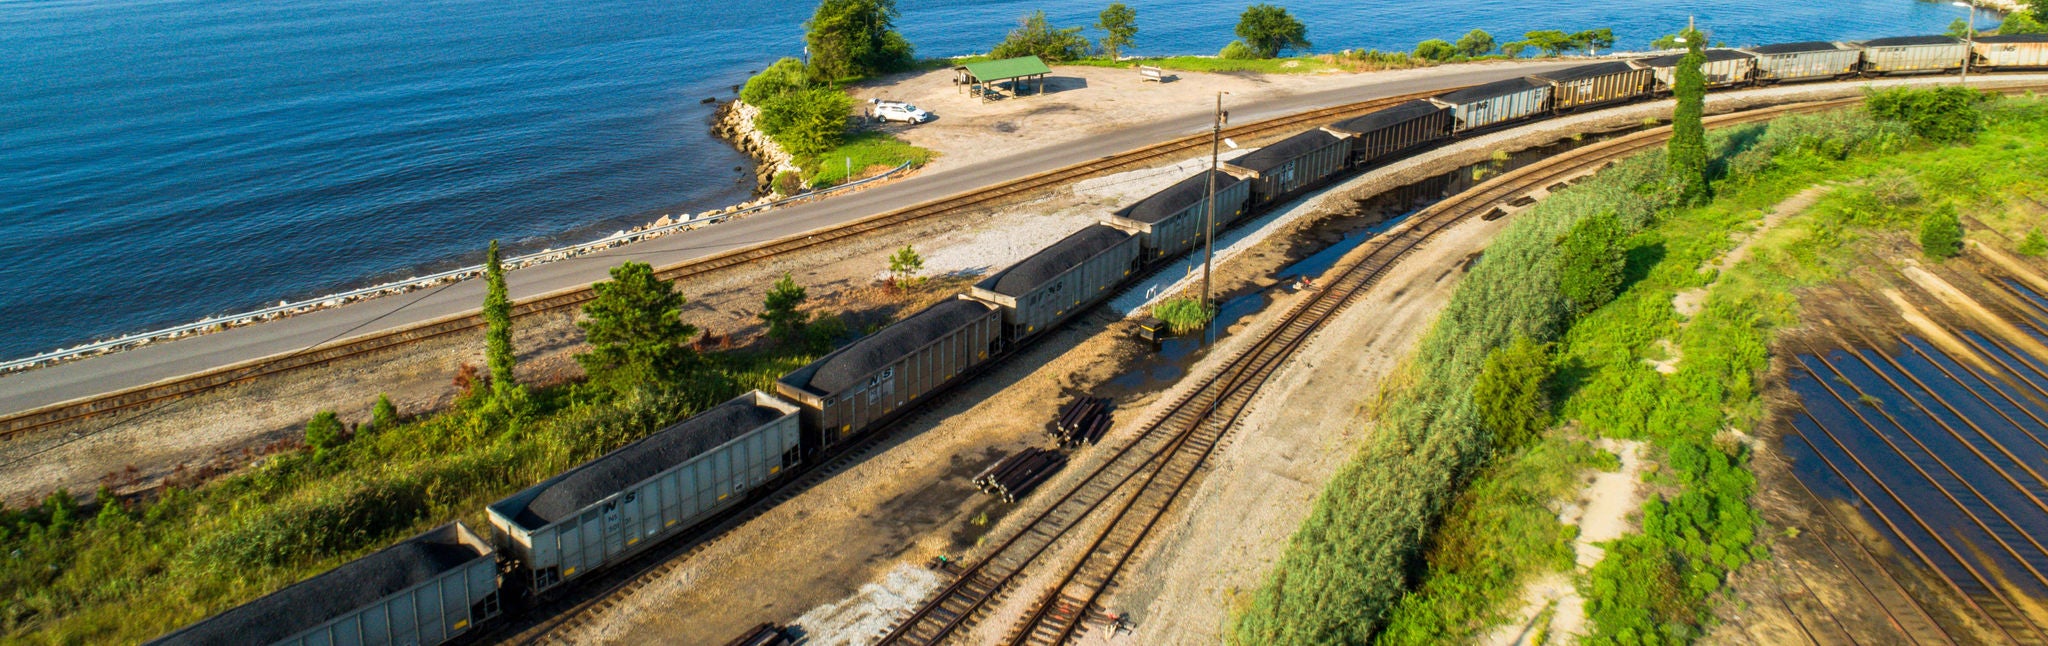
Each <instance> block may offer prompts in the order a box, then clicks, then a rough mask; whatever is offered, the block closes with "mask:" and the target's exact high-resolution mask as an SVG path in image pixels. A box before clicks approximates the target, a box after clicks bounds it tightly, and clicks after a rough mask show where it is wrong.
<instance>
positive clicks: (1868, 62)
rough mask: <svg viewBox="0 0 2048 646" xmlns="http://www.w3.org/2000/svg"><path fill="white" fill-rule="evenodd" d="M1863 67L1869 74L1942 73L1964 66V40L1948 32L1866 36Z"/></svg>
mask: <svg viewBox="0 0 2048 646" xmlns="http://www.w3.org/2000/svg"><path fill="white" fill-rule="evenodd" d="M1858 45H1860V46H1862V47H1863V71H1864V72H1865V73H1869V74H1915V73H1921V74H1938V73H1942V72H1948V71H1952V70H1960V69H1962V68H1963V60H1964V58H1965V57H1966V56H1965V55H1966V54H1967V53H1968V52H1967V51H1966V48H1965V47H1964V45H1963V41H1961V40H1958V39H1955V38H1950V37H1948V36H1900V37H1898V38H1879V39H1877V40H1866V41H1863V42H1861V43H1858Z"/></svg>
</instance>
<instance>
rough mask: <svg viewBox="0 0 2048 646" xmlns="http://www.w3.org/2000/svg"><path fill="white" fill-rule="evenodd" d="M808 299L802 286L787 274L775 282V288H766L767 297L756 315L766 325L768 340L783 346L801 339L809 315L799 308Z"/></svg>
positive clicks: (808, 320)
mask: <svg viewBox="0 0 2048 646" xmlns="http://www.w3.org/2000/svg"><path fill="white" fill-rule="evenodd" d="M808 298H809V296H808V295H807V294H805V293H804V288H803V286H801V285H798V284H796V279H795V278H791V277H790V275H789V274H786V273H785V274H783V275H782V280H778V281H775V286H774V287H770V288H768V296H767V297H766V298H763V299H762V301H761V313H760V314H758V315H757V316H759V317H760V318H761V321H762V322H763V323H767V324H768V338H771V339H774V340H775V341H776V342H777V343H785V344H786V343H793V342H796V341H798V340H801V339H803V334H804V324H806V323H809V322H810V320H811V313H810V312H805V311H803V310H802V309H799V308H801V307H803V304H804V301H805V300H806V299H808Z"/></svg>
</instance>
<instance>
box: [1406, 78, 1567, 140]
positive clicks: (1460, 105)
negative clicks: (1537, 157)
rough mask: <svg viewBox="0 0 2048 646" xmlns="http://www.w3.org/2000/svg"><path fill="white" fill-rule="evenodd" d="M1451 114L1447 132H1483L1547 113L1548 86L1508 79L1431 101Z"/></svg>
mask: <svg viewBox="0 0 2048 646" xmlns="http://www.w3.org/2000/svg"><path fill="white" fill-rule="evenodd" d="M1433 100H1434V101H1436V102H1437V104H1438V105H1442V106H1444V107H1446V108H1449V109H1450V111H1451V132H1452V133H1456V134H1463V133H1467V132H1472V131H1474V130H1484V129H1486V128H1491V127H1494V126H1498V125H1501V124H1505V123H1508V122H1512V121H1518V120H1521V119H1526V118H1529V117H1533V116H1536V115H1539V114H1543V113H1545V112H1549V111H1550V84H1549V83H1545V82H1542V81H1538V80H1536V79H1532V78H1529V77H1526V76H1524V77H1520V78H1511V79H1504V80H1499V81H1494V82H1492V83H1487V84H1484V85H1475V86H1472V87H1468V88H1465V89H1463V90H1458V91H1456V92H1451V93H1448V94H1441V95H1438V96H1437V97H1435V98H1434V99H1433Z"/></svg>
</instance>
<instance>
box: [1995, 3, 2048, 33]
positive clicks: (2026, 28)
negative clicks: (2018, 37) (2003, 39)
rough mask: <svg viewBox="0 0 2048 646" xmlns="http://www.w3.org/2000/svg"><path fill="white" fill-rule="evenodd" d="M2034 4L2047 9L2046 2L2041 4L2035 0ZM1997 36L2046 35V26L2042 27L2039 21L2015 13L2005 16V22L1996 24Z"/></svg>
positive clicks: (2047, 30) (2047, 4) (2047, 31)
mask: <svg viewBox="0 0 2048 646" xmlns="http://www.w3.org/2000/svg"><path fill="white" fill-rule="evenodd" d="M2034 4H2037V5H2041V6H2043V7H2048V2H2042V1H2040V0H2036V1H2035V3H2034ZM1998 34H1999V35H2001V36H2006V35H2015V34H2048V25H2042V24H2041V21H2039V20H2035V19H2034V17H2033V16H2030V15H2027V14H2025V13H2021V12H2017V11H2015V12H2012V13H2009V14H2006V16H2005V22H2001V23H1999V24H1998Z"/></svg>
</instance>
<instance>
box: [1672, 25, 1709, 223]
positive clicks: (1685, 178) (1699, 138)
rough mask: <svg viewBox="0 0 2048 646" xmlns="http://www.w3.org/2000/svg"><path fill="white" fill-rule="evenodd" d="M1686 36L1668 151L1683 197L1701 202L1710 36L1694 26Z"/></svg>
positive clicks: (1704, 180)
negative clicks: (1702, 68)
mask: <svg viewBox="0 0 2048 646" xmlns="http://www.w3.org/2000/svg"><path fill="white" fill-rule="evenodd" d="M1685 37H1686V38H1685V47H1686V53H1685V56H1684V57H1682V58H1680V59H1678V69H1677V71H1676V72H1674V73H1675V74H1676V76H1675V78H1674V80H1673V82H1672V84H1671V92H1672V94H1673V95H1674V96H1675V97H1676V98H1677V100H1678V106H1677V107H1676V108H1674V109H1673V110H1672V112H1671V142H1670V143H1669V144H1667V145H1666V149H1665V150H1666V162H1667V163H1668V164H1669V165H1670V172H1671V177H1672V181H1673V182H1675V183H1676V184H1677V185H1678V189H1679V192H1680V194H1681V195H1682V197H1683V199H1684V200H1685V201H1686V202H1687V203H1698V202H1699V201H1700V200H1703V199H1706V197H1707V127H1706V123H1705V119H1706V111H1707V78H1706V75H1705V74H1703V73H1701V71H1700V67H1701V66H1704V65H1706V62H1707V54H1706V49H1705V46H1704V45H1703V43H1704V42H1705V41H1706V40H1707V37H1706V34H1703V33H1700V32H1699V31H1698V30H1692V29H1688V30H1686V32H1685Z"/></svg>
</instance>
